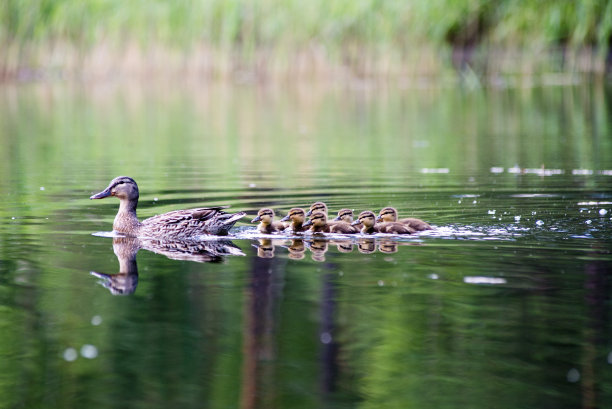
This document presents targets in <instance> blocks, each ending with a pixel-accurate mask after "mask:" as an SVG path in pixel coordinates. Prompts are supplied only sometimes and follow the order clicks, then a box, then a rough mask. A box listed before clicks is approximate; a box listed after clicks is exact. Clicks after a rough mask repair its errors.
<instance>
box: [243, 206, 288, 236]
mask: <svg viewBox="0 0 612 409" xmlns="http://www.w3.org/2000/svg"><path fill="white" fill-rule="evenodd" d="M256 222H260V223H259V225H258V226H257V231H259V232H260V233H263V234H271V233H278V232H281V231H283V230H285V228H286V227H287V225H285V224H284V223H282V222H275V221H274V210H272V209H269V208H267V207H266V208H263V209H260V210H259V211H258V212H257V216H256V217H255V218H254V219H253V220H252V221H251V223H256Z"/></svg>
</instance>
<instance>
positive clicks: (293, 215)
mask: <svg viewBox="0 0 612 409" xmlns="http://www.w3.org/2000/svg"><path fill="white" fill-rule="evenodd" d="M305 218H306V214H305V213H304V209H300V208H299V207H294V208H293V209H291V210H289V213H287V216H285V217H283V218H282V219H281V220H280V221H281V222H287V221H289V220H291V222H293V223H298V224H304V220H305Z"/></svg>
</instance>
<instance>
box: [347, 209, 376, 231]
mask: <svg viewBox="0 0 612 409" xmlns="http://www.w3.org/2000/svg"><path fill="white" fill-rule="evenodd" d="M359 223H361V225H362V226H363V227H362V228H361V233H363V234H373V233H378V231H379V227H378V226H377V225H376V215H375V214H374V213H373V212H371V211H369V210H365V211H363V212H361V213H359V217H358V218H357V220H355V221H354V222H353V223H351V225H352V226H356V225H357V224H359Z"/></svg>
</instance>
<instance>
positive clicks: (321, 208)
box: [306, 202, 338, 226]
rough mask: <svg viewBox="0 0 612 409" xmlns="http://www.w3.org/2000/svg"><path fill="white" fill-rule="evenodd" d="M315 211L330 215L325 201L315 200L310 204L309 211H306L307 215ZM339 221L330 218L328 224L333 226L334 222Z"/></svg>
mask: <svg viewBox="0 0 612 409" xmlns="http://www.w3.org/2000/svg"><path fill="white" fill-rule="evenodd" d="M314 212H323V213H325V216H326V217H327V216H328V213H329V212H328V210H327V205H326V204H325V203H323V202H314V203H313V204H311V205H310V208H309V209H308V211H307V212H306V216H308V217H310V216H311V215H312V214H313V213H314ZM336 223H338V222H337V221H334V220H328V221H327V224H328V225H330V226H332V225H334V224H336Z"/></svg>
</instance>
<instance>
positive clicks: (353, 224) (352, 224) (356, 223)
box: [351, 220, 360, 226]
mask: <svg viewBox="0 0 612 409" xmlns="http://www.w3.org/2000/svg"><path fill="white" fill-rule="evenodd" d="M359 223H360V222H359V220H355V221H354V222H353V223H351V226H357V225H358V224H359Z"/></svg>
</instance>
